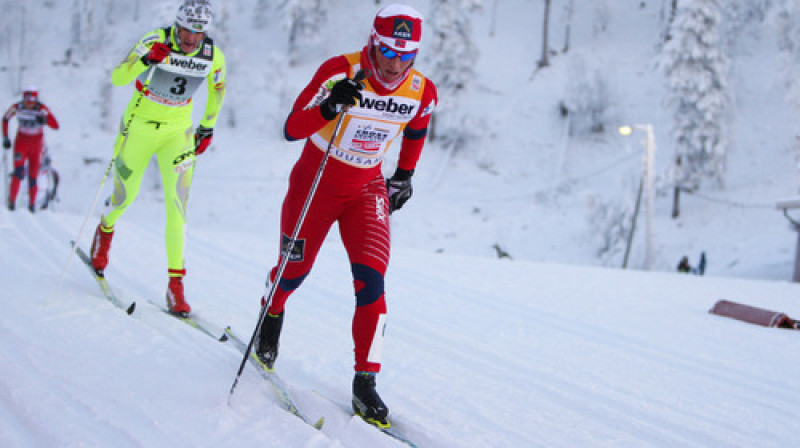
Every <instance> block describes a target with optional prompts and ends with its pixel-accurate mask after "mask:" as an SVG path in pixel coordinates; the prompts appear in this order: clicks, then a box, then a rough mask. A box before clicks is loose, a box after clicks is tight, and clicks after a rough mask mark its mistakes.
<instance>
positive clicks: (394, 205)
mask: <svg viewBox="0 0 800 448" xmlns="http://www.w3.org/2000/svg"><path fill="white" fill-rule="evenodd" d="M413 174H414V170H410V171H409V170H403V169H400V168H398V169H396V170H395V172H394V175H393V176H392V177H390V178H389V180H387V181H386V190H387V191H388V192H389V213H392V212H393V211H395V210H400V209H401V208H403V204H405V203H406V201H408V200H409V199H411V195H412V194H413V193H414V188H412V187H411V176H412V175H413Z"/></svg>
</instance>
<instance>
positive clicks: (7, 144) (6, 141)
mask: <svg viewBox="0 0 800 448" xmlns="http://www.w3.org/2000/svg"><path fill="white" fill-rule="evenodd" d="M10 147H11V140H9V139H8V137H6V136H5V135H4V136H3V148H4V149H8V148H10Z"/></svg>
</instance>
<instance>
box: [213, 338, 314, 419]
mask: <svg viewBox="0 0 800 448" xmlns="http://www.w3.org/2000/svg"><path fill="white" fill-rule="evenodd" d="M225 333H226V334H227V336H228V340H229V341H231V342H233V345H234V346H236V349H237V350H239V351H240V352H241V353H242V355H244V353H245V352H246V351H247V344H245V343H244V341H242V340H241V339H239V337H238V336H236V334H235V333H234V332H233V330H231V328H230V327H228V328H226V329H225ZM247 359H248V361H249V362H250V364H252V365H253V367H255V368H256V370H257V371H258V373H259V375H261V377H263V378H264V379H265V380H267V381H268V382H269V384H270V385H271V386H272V390H273V392H275V395H276V396H277V397H278V400H280V402H281V405H282V406H283V408H284V409H285V410H286V411H288V412H290V413H292V414H293V415H294V416H296V417H298V418H299V419H300V420H303V421H304V422H305V423H306V424H308V425H310V426H312V427H314V428H315V429H322V425H323V424H324V423H325V417H320V419H319V420H318V421H316V422H312V421H311V419H310V418H309V417H308V416H307V415H305V414H303V413H302V412H301V411H300V409H298V408H297V405H296V404H295V402H294V399H293V398H292V395H291V393H290V392H289V387H288V386H287V385H286V383H285V382H284V381H283V379H281V377H280V376H278V374H277V373H275V369H269V368H267V366H266V365H265V364H264V363H263V362H261V360H260V359H258V356H256V354H255V353H254V352H250V355H249V356H248V357H247Z"/></svg>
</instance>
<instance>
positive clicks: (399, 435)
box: [314, 391, 419, 448]
mask: <svg viewBox="0 0 800 448" xmlns="http://www.w3.org/2000/svg"><path fill="white" fill-rule="evenodd" d="M314 392H316V394H317V395H319V396H320V397H322V398H324V399H326V400H328V401H329V402H331V403H332V404H334V405H335V406H337V407H339V408H340V409H341V410H342V411H344V412H345V413H347V414H350V416H353V417H358V418H360V419H362V420H364V422H365V423H367V424H368V425H370V426H372V427H374V428H375V429H377V430H379V431H380V432H382V433H384V434H386V435H387V436H389V437H392V438H394V439H396V440H398V441H400V442H403V443H405V444H406V445H408V446H410V447H411V448H418V447H419V445H417V444H416V442H414V441H413V440H411V438H410V437H408V436H407V435H406V434H405V432H403V431H402V430H401V429H400V428H398V427H397V425H396V424H395V423H394V422H392V420H391V419H387V420H388V421H389V426H387V427H383V426H379V425H376V424H375V423H373V422H371V421H369V420H367V419H365V418H363V417H361V416H360V415H358V414H356V413H355V412H354V411H353V409H352V408H351V407H349V406H345V405H343V404H341V403H339V402H337V401H335V400H332V399H330V398H328V397H326V396H325V395H323V394H321V393H319V392H317V391H314Z"/></svg>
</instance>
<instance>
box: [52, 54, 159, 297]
mask: <svg viewBox="0 0 800 448" xmlns="http://www.w3.org/2000/svg"><path fill="white" fill-rule="evenodd" d="M149 70H150V71H149V72H148V73H147V79H145V81H144V84H143V85H142V90H141V91H140V92H139V97H138V98H136V103H135V104H134V105H133V107H132V108H131V114H130V116H129V117H128V121H126V122H125V127H124V128H122V134H121V135H122V144H121V145H120V148H119V151H115V152H114V157H111V160H110V161H109V162H108V165H106V171H105V173H104V174H103V178H102V179H101V180H100V188H98V189H97V193H95V194H94V199H93V200H92V205H90V206H89V210H88V211H87V212H86V216H85V217H84V218H83V223H81V227H80V229H78V234H77V235H75V238H74V239H73V240H72V241H74V242H75V244H73V245H72V248H70V250H69V256H68V257H67V262H66V263H65V265H64V269H63V270H62V271H61V277H60V278H59V280H58V287H57V288H56V291H60V290H61V283H62V282H63V281H64V275H66V273H67V271H68V270H69V266H70V264H71V263H72V258H73V257H72V256H73V255H74V254H75V249H76V248H77V246H78V242H79V241H80V237H81V235H83V231H84V229H85V228H86V223H87V222H88V221H89V216H90V215H91V214H92V211H94V207H95V205H97V199H98V198H99V197H100V193H101V192H102V191H103V187H104V186H105V185H106V179H108V175H109V174H110V173H111V168H112V167H113V166H114V158H115V157H116V155H117V154H119V153H120V152H121V151H122V149H123V148H124V147H125V144H126V143H127V142H128V132H129V131H130V128H131V123H132V122H133V117H134V116H135V115H136V110H137V109H138V108H139V104H141V103H142V98H144V97H145V96H147V88H148V87H149V86H150V80H151V79H153V73H154V72H155V65H153V66H151V67H150V69H149Z"/></svg>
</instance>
